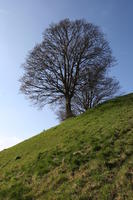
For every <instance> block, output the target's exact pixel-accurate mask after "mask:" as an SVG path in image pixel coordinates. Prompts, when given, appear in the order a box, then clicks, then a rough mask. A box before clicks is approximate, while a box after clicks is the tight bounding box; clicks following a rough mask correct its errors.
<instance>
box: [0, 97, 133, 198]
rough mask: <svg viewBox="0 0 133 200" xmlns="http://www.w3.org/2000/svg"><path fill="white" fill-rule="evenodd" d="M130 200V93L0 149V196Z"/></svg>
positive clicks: (132, 178) (132, 127) (132, 177)
mask: <svg viewBox="0 0 133 200" xmlns="http://www.w3.org/2000/svg"><path fill="white" fill-rule="evenodd" d="M63 199H66V200H73V199H74V200H97V199H98V200H131V199H133V94H130V95H126V96H123V97H119V98H117V99H115V100H111V101H109V102H106V103H104V104H102V105H99V106H98V107H97V108H95V109H92V110H91V111H89V112H86V113H85V114H83V115H81V116H78V117H76V118H74V119H70V120H66V121H65V122H63V123H62V124H61V125H59V126H57V127H54V128H51V129H49V130H48V131H45V132H42V133H41V134H39V135H37V136H35V137H33V138H31V139H29V140H26V141H24V142H22V143H20V144H18V145H16V146H14V147H12V148H9V149H6V150H4V151H2V152H0V200H63Z"/></svg>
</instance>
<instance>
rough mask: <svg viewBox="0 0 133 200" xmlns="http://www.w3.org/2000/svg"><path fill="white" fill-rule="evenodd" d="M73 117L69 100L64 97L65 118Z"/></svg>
mask: <svg viewBox="0 0 133 200" xmlns="http://www.w3.org/2000/svg"><path fill="white" fill-rule="evenodd" d="M72 116H73V113H72V110H71V99H70V98H68V97H66V118H70V117H72Z"/></svg>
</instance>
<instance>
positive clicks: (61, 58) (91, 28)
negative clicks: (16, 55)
mask: <svg viewBox="0 0 133 200" xmlns="http://www.w3.org/2000/svg"><path fill="white" fill-rule="evenodd" d="M113 64H114V58H113V56H112V52H111V49H110V47H109V44H108V42H107V41H106V40H105V38H104V34H103V33H102V32H101V31H100V29H99V27H97V26H95V25H93V24H91V23H88V22H86V21H85V20H75V21H70V20H69V19H65V20H62V21H60V22H59V23H57V24H51V25H50V26H49V28H47V29H46V30H45V31H44V33H43V40H42V42H41V43H40V44H37V45H36V46H35V47H34V48H33V50H32V51H31V52H30V53H29V55H28V57H27V59H26V62H25V63H24V64H23V68H24V74H23V76H22V78H21V79H20V82H21V88H20V90H21V91H22V93H24V94H25V95H26V96H28V97H29V99H31V100H32V101H33V102H34V103H35V104H36V105H38V106H40V107H43V106H44V105H45V104H53V103H60V102H61V101H64V102H65V110H66V111H65V116H66V118H68V117H71V116H73V113H72V100H73V99H74V98H76V97H77V96H78V95H77V94H79V93H78V92H79V89H80V90H82V89H83V88H84V84H86V83H85V82H86V79H85V78H83V77H85V76H86V73H85V72H86V71H89V70H90V69H91V70H92V69H93V68H95V66H96V67H97V68H98V70H99V71H101V74H103V75H104V74H105V73H106V71H107V70H108V68H110V67H111V66H112V65H113ZM106 83H107V82H106ZM81 92H82V91H81Z"/></svg>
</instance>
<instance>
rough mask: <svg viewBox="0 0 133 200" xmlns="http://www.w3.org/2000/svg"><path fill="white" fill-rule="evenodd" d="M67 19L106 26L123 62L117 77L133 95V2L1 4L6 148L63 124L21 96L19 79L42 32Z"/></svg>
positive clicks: (0, 82) (0, 127)
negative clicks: (54, 23)
mask: <svg viewBox="0 0 133 200" xmlns="http://www.w3.org/2000/svg"><path fill="white" fill-rule="evenodd" d="M64 18H70V19H80V18H85V19H86V20H87V21H89V22H92V23H94V24H96V25H99V26H100V27H101V28H102V30H103V32H104V33H105V34H106V37H107V39H108V41H109V42H110V46H111V48H112V50H113V55H114V56H115V57H116V59H117V63H118V64H117V66H116V67H115V68H113V70H112V72H111V73H112V75H114V76H116V78H117V79H118V80H119V81H120V84H121V87H122V91H123V92H125V93H129V92H133V1H132V0H0V149H3V148H7V147H9V146H11V145H13V144H15V143H17V142H19V141H22V140H24V139H26V138H29V137H31V136H33V135H35V134H37V133H39V132H41V131H42V130H43V129H48V128H49V127H52V126H54V125H56V124H58V121H57V120H56V115H55V114H54V112H53V111H52V110H51V109H50V108H49V107H48V106H47V107H45V108H44V109H43V110H37V108H36V107H33V106H31V103H30V102H29V101H28V100H27V99H25V97H24V96H23V94H20V92H19V86H20V85H19V82H18V80H19V78H20V76H21V75H22V68H21V67H20V66H21V64H22V63H23V62H24V61H25V57H26V55H27V53H28V51H29V50H31V49H32V48H33V47H34V45H35V44H36V43H38V42H40V41H41V38H42V32H43V31H44V30H45V28H47V27H48V25H49V24H50V23H51V22H58V21H59V20H61V19H64Z"/></svg>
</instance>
